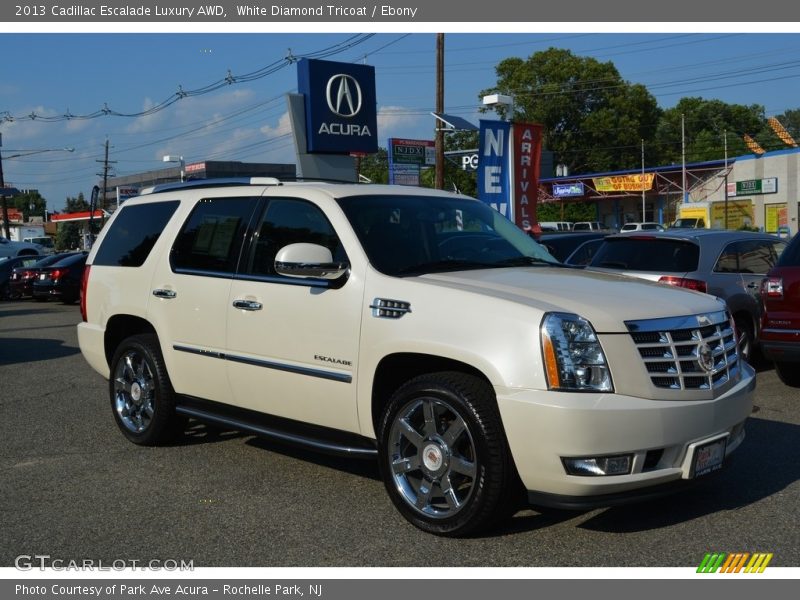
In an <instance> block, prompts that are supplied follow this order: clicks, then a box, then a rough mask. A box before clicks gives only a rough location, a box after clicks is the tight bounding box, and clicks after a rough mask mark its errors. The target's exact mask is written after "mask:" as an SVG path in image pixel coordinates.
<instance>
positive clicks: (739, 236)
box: [589, 229, 786, 361]
mask: <svg viewBox="0 0 800 600" xmlns="http://www.w3.org/2000/svg"><path fill="white" fill-rule="evenodd" d="M785 247H786V241H784V240H782V239H780V238H778V237H776V236H774V235H770V234H767V233H752V232H747V231H728V230H715V229H682V230H676V229H671V230H668V231H664V232H660V231H652V232H647V233H640V234H630V233H628V234H619V235H612V236H608V237H606V238H605V239H604V241H603V244H602V245H601V246H600V247H599V248H598V249H597V250H596V251H595V253H594V256H593V257H592V260H591V262H590V263H589V268H590V269H592V270H597V271H606V272H615V273H622V274H624V275H630V276H634V277H640V278H642V279H649V280H651V281H658V282H660V283H665V284H669V285H677V286H680V287H684V288H688V289H692V290H696V291H698V292H705V293H707V294H711V295H713V296H717V297H719V298H721V299H722V300H724V301H725V302H726V303H727V305H728V308H729V309H730V311H731V314H732V315H733V318H734V321H735V323H736V330H737V335H738V339H739V348H740V350H741V352H742V355H743V356H744V357H745V358H746V359H747V360H750V361H752V358H753V351H754V349H755V347H756V345H757V343H758V337H759V321H760V311H761V305H760V301H759V289H760V285H761V280H762V279H763V278H764V276H765V275H766V273H767V271H769V270H770V268H772V266H773V265H774V264H775V263H776V261H777V259H778V256H780V254H781V252H782V251H783V249H784V248H785Z"/></svg>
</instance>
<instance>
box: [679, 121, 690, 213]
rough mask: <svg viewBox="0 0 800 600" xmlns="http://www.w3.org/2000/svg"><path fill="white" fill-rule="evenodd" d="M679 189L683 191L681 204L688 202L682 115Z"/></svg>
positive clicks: (684, 133) (684, 129) (684, 131)
mask: <svg viewBox="0 0 800 600" xmlns="http://www.w3.org/2000/svg"><path fill="white" fill-rule="evenodd" d="M681 189H682V191H683V198H681V203H684V202H688V200H689V198H688V197H687V196H686V128H685V122H684V117H683V113H681Z"/></svg>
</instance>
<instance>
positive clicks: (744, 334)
mask: <svg viewBox="0 0 800 600" xmlns="http://www.w3.org/2000/svg"><path fill="white" fill-rule="evenodd" d="M734 323H735V324H736V335H737V338H736V343H737V344H738V345H739V354H740V355H741V357H742V358H743V359H744V360H745V361H747V362H748V363H750V364H751V365H752V364H753V360H754V358H755V357H754V352H755V348H754V338H755V336H754V335H753V325H752V323H751V321H750V319H749V318H748V317H736V319H735V320H734Z"/></svg>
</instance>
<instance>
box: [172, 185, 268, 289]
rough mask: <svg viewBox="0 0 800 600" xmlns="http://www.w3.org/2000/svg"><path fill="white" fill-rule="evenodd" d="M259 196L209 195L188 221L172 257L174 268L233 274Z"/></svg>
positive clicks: (196, 207) (198, 204) (177, 269)
mask: <svg viewBox="0 0 800 600" xmlns="http://www.w3.org/2000/svg"><path fill="white" fill-rule="evenodd" d="M257 205H258V198H251V197H241V198H206V199H204V200H201V201H200V202H198V203H197V205H196V206H195V207H194V210H192V214H190V215H189V218H188V219H187V220H186V223H185V224H184V226H183V229H181V232H180V234H179V235H178V238H177V239H176V240H175V244H174V245H173V247H172V256H171V258H170V260H171V263H172V268H173V269H174V270H175V271H181V270H184V271H185V270H189V271H203V272H207V273H215V274H218V273H221V274H233V273H235V272H236V265H237V263H238V262H239V253H240V252H241V250H242V243H243V242H244V236H245V233H246V232H247V226H248V224H249V223H250V217H251V216H252V214H253V210H254V209H255V207H256V206H257Z"/></svg>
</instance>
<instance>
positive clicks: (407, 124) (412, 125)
mask: <svg viewBox="0 0 800 600" xmlns="http://www.w3.org/2000/svg"><path fill="white" fill-rule="evenodd" d="M413 110H414V109H410V108H406V107H404V106H382V107H380V108H379V109H378V136H379V143H380V145H382V146H384V145H386V140H387V139H388V138H393V137H400V138H410V139H423V140H432V139H433V135H434V131H433V130H434V121H433V117H432V116H430V115H420V114H418V113H414V112H413Z"/></svg>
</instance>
